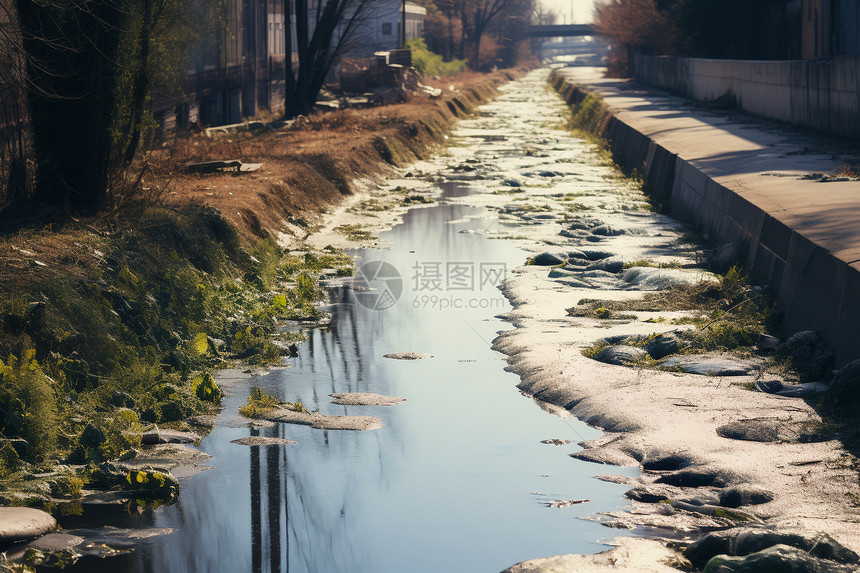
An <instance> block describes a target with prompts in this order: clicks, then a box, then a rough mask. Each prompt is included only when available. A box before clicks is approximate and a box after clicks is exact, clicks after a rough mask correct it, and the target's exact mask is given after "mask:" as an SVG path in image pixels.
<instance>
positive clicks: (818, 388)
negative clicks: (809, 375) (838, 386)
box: [776, 382, 830, 398]
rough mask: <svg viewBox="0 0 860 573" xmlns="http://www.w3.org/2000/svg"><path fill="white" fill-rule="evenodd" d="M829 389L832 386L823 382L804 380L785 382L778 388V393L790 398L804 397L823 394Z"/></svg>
mask: <svg viewBox="0 0 860 573" xmlns="http://www.w3.org/2000/svg"><path fill="white" fill-rule="evenodd" d="M828 390H830V387H829V386H828V385H827V384H824V383H822V382H804V383H803V384H783V385H782V388H780V389H779V390H777V392H776V393H777V394H779V395H780V396H787V397H789V398H803V397H804V396H808V395H810V394H821V393H823V392H827V391H828Z"/></svg>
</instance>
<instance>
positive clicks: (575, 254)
mask: <svg viewBox="0 0 860 573" xmlns="http://www.w3.org/2000/svg"><path fill="white" fill-rule="evenodd" d="M567 258H568V260H570V259H576V260H586V261H587V260H588V255H586V254H585V253H584V252H583V251H580V250H579V249H573V250H572V251H568V252H567Z"/></svg>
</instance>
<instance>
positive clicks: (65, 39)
mask: <svg viewBox="0 0 860 573" xmlns="http://www.w3.org/2000/svg"><path fill="white" fill-rule="evenodd" d="M16 6H17V8H18V15H19V22H20V27H21V32H22V35H23V46H24V52H25V56H26V58H27V66H26V71H27V79H28V84H29V86H30V90H29V93H28V98H27V101H28V108H29V111H30V123H31V128H32V129H31V132H32V135H33V145H34V149H35V155H36V160H37V165H38V168H37V174H36V175H37V183H36V192H35V195H34V198H35V199H37V200H40V201H42V202H44V203H46V204H48V205H54V206H61V207H66V208H72V209H84V210H89V209H97V208H99V207H101V206H102V205H103V204H104V201H105V198H106V196H107V188H108V185H109V182H110V164H111V152H112V143H113V138H112V135H111V122H112V119H113V111H114V91H115V87H116V72H117V70H116V63H115V62H116V55H117V48H118V46H119V36H120V30H121V23H122V18H123V10H122V9H121V7H120V5H119V1H118V0H98V1H97V2H91V3H84V1H83V0H72V1H71V2H69V3H56V4H52V3H50V2H41V1H35V0H16Z"/></svg>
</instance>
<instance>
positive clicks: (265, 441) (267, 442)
mask: <svg viewBox="0 0 860 573" xmlns="http://www.w3.org/2000/svg"><path fill="white" fill-rule="evenodd" d="M230 443H231V444H239V445H240V446H280V445H283V444H295V443H296V442H295V441H294V440H287V439H284V438H269V437H266V436H245V437H244V438H239V439H236V440H230Z"/></svg>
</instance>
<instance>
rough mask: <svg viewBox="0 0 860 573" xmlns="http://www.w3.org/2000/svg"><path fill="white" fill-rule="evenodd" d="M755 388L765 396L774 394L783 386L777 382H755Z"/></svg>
mask: <svg viewBox="0 0 860 573" xmlns="http://www.w3.org/2000/svg"><path fill="white" fill-rule="evenodd" d="M755 387H756V388H758V389H759V390H760V391H762V392H764V393H765V394H776V393H777V392H779V391H780V390H782V388H783V385H782V382H780V381H779V380H756V383H755Z"/></svg>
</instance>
